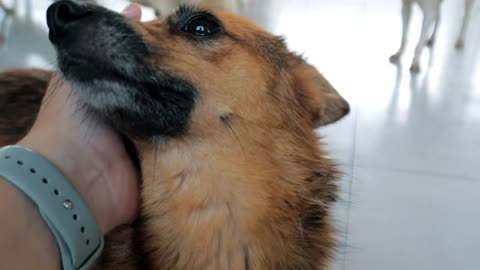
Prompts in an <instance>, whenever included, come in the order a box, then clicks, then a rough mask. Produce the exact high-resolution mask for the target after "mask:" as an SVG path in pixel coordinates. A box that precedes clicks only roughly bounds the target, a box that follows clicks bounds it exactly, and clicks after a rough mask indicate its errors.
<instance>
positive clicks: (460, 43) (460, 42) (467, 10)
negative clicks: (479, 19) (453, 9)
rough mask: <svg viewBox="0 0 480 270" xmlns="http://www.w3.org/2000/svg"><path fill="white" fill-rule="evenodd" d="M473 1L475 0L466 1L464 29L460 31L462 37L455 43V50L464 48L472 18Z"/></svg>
mask: <svg viewBox="0 0 480 270" xmlns="http://www.w3.org/2000/svg"><path fill="white" fill-rule="evenodd" d="M473 1H474V0H465V16H463V23H462V29H461V30H460V35H459V36H458V38H457V42H456V43H455V48H457V49H461V48H463V46H464V42H465V34H466V32H467V26H468V22H469V21H470V16H471V15H472V9H473Z"/></svg>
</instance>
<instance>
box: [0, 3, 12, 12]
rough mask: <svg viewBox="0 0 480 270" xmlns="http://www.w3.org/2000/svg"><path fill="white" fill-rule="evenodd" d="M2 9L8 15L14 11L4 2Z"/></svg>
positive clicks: (0, 6)
mask: <svg viewBox="0 0 480 270" xmlns="http://www.w3.org/2000/svg"><path fill="white" fill-rule="evenodd" d="M0 8H1V9H3V10H5V12H6V13H7V14H13V9H9V8H8V7H7V6H6V5H5V3H3V1H2V0H0Z"/></svg>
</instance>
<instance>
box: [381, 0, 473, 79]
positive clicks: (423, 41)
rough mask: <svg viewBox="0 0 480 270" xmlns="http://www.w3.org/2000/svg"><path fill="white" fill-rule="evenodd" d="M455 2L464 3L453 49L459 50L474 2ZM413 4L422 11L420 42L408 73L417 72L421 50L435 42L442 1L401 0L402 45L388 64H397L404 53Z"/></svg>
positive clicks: (462, 44) (470, 0) (468, 0)
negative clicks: (461, 20)
mask: <svg viewBox="0 0 480 270" xmlns="http://www.w3.org/2000/svg"><path fill="white" fill-rule="evenodd" d="M456 1H465V13H464V16H463V23H462V29H461V31H460V35H459V36H458V38H457V42H456V43H455V47H456V48H457V49H461V48H463V46H464V41H465V33H466V31H467V25H468V22H469V20H470V16H471V13H472V9H473V4H474V1H475V0H456ZM414 3H417V4H418V5H419V6H420V8H421V9H422V11H423V26H422V34H421V37H420V40H419V42H418V44H417V47H416V48H415V56H414V57H413V61H412V66H411V67H410V71H412V72H419V71H420V65H419V60H420V56H421V54H422V50H423V48H424V47H425V45H428V46H432V45H433V44H434V42H435V37H436V35H437V30H438V25H439V22H440V8H441V4H442V0H402V19H403V34H402V44H401V45H400V49H399V50H398V52H397V53H396V54H394V55H392V56H391V57H390V62H392V63H394V62H397V61H398V59H399V58H400V57H401V56H402V54H403V52H404V51H405V46H406V45H407V37H408V26H409V24H410V17H411V11H412V6H413V4H414ZM432 25H434V29H433V33H432V35H431V36H430V38H429V34H430V33H431V27H432Z"/></svg>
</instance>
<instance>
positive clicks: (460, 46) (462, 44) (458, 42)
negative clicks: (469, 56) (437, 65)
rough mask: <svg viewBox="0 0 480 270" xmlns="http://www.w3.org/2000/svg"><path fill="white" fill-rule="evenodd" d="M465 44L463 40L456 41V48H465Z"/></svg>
mask: <svg viewBox="0 0 480 270" xmlns="http://www.w3.org/2000/svg"><path fill="white" fill-rule="evenodd" d="M464 46H465V44H464V43H463V40H457V42H455V48H456V49H457V50H461V49H463V47H464Z"/></svg>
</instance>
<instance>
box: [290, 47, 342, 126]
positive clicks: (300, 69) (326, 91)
mask: <svg viewBox="0 0 480 270" xmlns="http://www.w3.org/2000/svg"><path fill="white" fill-rule="evenodd" d="M292 64H293V65H292V66H291V67H292V70H293V71H292V73H293V77H294V80H295V81H294V83H295V88H296V89H295V90H296V95H297V99H298V101H299V103H300V105H301V106H302V107H303V108H304V109H305V110H306V116H307V117H309V118H310V120H311V122H312V127H313V128H318V127H320V126H325V125H328V124H331V123H334V122H336V121H338V120H340V119H342V118H343V117H344V116H345V115H347V114H348V113H349V111H350V106H349V104H348V102H347V101H346V100H345V99H344V98H343V97H342V96H340V94H339V93H338V92H337V90H335V88H333V86H332V85H331V84H330V83H329V82H328V81H327V80H326V79H325V78H324V77H323V76H322V74H320V72H319V71H318V70H317V69H316V68H315V67H314V66H312V65H310V64H308V63H307V62H306V61H305V60H304V59H302V58H301V57H298V56H295V57H294V58H293V60H292Z"/></svg>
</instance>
